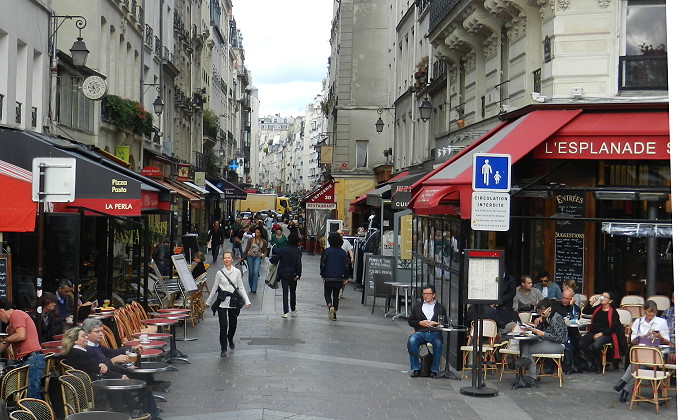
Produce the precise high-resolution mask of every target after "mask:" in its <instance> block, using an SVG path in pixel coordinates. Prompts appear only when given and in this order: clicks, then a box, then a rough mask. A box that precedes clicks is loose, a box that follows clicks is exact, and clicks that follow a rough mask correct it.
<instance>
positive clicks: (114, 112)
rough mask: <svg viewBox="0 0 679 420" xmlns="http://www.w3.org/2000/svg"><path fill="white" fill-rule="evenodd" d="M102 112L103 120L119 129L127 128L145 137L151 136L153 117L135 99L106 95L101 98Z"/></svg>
mask: <svg viewBox="0 0 679 420" xmlns="http://www.w3.org/2000/svg"><path fill="white" fill-rule="evenodd" d="M102 112H103V118H104V120H105V121H108V122H110V123H111V124H113V125H115V126H116V127H117V128H118V129H119V130H129V131H132V132H134V133H137V134H143V135H144V136H145V137H151V134H152V133H153V117H152V116H151V113H150V112H148V111H146V110H145V109H144V107H143V106H142V105H141V104H140V103H139V102H137V101H133V100H131V99H124V98H121V97H120V96H116V95H107V96H105V97H104V99H103V100H102Z"/></svg>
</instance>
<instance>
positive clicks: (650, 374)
mask: <svg viewBox="0 0 679 420" xmlns="http://www.w3.org/2000/svg"><path fill="white" fill-rule="evenodd" d="M629 355H630V356H629V357H630V364H632V378H634V389H633V391H632V398H631V400H630V403H629V409H630V410H632V407H634V403H637V405H638V404H639V403H640V402H642V401H643V402H650V403H653V404H654V405H655V412H656V414H658V413H659V412H660V402H661V401H665V407H667V406H668V400H669V398H668V395H667V388H668V380H667V379H668V377H669V375H668V374H667V372H666V371H665V362H664V361H663V357H662V353H661V352H660V350H659V349H658V348H657V347H647V346H634V347H632V348H631V349H630V352H629ZM643 381H647V382H649V384H650V385H651V389H652V390H653V397H652V398H649V397H644V396H642V395H641V384H642V382H643ZM659 393H660V394H662V395H659Z"/></svg>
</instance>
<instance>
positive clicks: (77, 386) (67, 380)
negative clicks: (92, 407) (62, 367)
mask: <svg viewBox="0 0 679 420" xmlns="http://www.w3.org/2000/svg"><path fill="white" fill-rule="evenodd" d="M59 382H61V385H62V393H64V392H65V390H66V389H68V392H69V396H68V400H67V397H66V395H65V394H62V395H64V405H65V406H67V405H69V404H70V405H71V406H72V408H73V409H75V410H76V411H75V412H76V413H81V412H83V411H88V410H89V408H88V404H87V391H86V390H85V384H83V381H81V380H80V378H78V377H77V376H73V375H69V374H66V375H61V376H60V377H59ZM71 392H74V393H75V396H73V395H70V393H71ZM73 399H75V400H74V401H73ZM66 408H67V409H69V410H70V408H71V407H68V406H67V407H66ZM68 414H71V413H68ZM68 414H67V415H68Z"/></svg>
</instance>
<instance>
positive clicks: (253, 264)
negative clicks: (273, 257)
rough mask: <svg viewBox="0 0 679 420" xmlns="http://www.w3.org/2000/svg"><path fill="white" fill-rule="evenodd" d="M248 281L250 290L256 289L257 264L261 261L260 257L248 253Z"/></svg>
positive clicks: (257, 277)
mask: <svg viewBox="0 0 679 420" xmlns="http://www.w3.org/2000/svg"><path fill="white" fill-rule="evenodd" d="M247 261H248V283H249V284H250V290H251V291H253V292H256V291H257V282H258V281H259V265H260V264H261V263H262V257H251V256H249V255H248V258H247Z"/></svg>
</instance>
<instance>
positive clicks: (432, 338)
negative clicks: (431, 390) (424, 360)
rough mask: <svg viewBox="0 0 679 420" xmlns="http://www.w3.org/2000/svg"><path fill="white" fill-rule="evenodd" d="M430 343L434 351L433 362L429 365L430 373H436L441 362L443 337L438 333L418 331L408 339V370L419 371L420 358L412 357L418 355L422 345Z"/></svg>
mask: <svg viewBox="0 0 679 420" xmlns="http://www.w3.org/2000/svg"><path fill="white" fill-rule="evenodd" d="M426 343H431V345H432V347H433V348H434V351H433V352H432V353H433V354H432V355H433V356H434V360H433V361H432V363H431V371H432V372H438V371H439V364H440V361H441V349H442V348H443V335H442V334H441V332H440V331H428V332H427V331H418V332H416V333H413V335H411V336H410V337H409V338H408V354H409V355H410V370H420V368H421V367H422V366H421V364H420V358H419V357H417V356H414V355H415V354H419V353H420V346H421V345H422V344H426Z"/></svg>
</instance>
